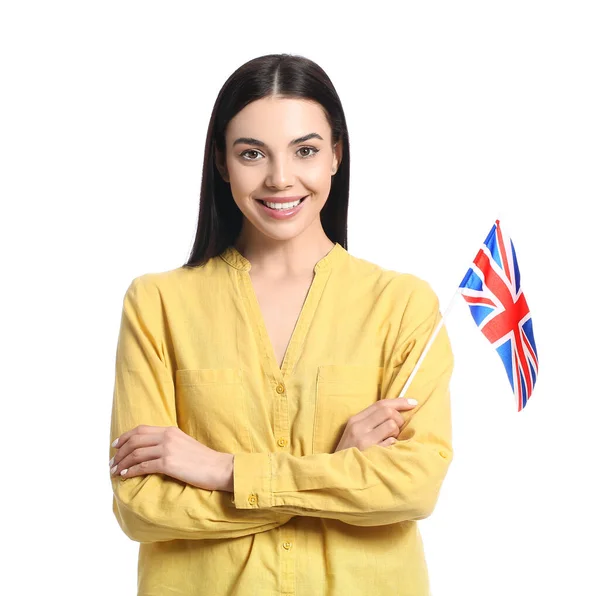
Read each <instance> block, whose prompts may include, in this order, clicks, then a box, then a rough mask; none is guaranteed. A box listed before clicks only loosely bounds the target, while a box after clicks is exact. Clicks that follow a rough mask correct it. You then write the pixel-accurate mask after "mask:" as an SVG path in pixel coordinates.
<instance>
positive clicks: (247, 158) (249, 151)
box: [240, 149, 260, 161]
mask: <svg viewBox="0 0 600 596" xmlns="http://www.w3.org/2000/svg"><path fill="white" fill-rule="evenodd" d="M247 153H255V154H257V155H260V153H259V152H258V151H257V150H256V149H246V151H242V152H241V153H240V157H243V158H244V159H245V160H247V161H258V160H257V159H253V158H251V157H246V154H247Z"/></svg>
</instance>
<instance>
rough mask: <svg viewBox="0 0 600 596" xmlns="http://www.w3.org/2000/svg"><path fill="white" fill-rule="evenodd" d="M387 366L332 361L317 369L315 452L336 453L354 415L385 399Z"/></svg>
mask: <svg viewBox="0 0 600 596" xmlns="http://www.w3.org/2000/svg"><path fill="white" fill-rule="evenodd" d="M382 376H383V367H381V366H360V365H345V364H330V365H326V366H319V367H318V369H317V391H316V402H315V420H314V432H313V453H333V452H334V450H335V448H336V447H337V444H338V443H339V441H340V439H341V438H342V434H343V432H344V429H345V428H346V424H347V423H348V420H349V418H350V417H351V416H354V414H358V412H360V411H362V410H364V409H365V408H367V407H368V406H370V405H371V404H374V403H375V402H376V401H377V400H379V399H380V398H381V383H382Z"/></svg>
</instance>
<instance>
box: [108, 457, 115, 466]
mask: <svg viewBox="0 0 600 596" xmlns="http://www.w3.org/2000/svg"><path fill="white" fill-rule="evenodd" d="M114 463H115V458H114V456H113V457H111V458H110V461H109V462H108V467H109V468H112V465H113V464H114Z"/></svg>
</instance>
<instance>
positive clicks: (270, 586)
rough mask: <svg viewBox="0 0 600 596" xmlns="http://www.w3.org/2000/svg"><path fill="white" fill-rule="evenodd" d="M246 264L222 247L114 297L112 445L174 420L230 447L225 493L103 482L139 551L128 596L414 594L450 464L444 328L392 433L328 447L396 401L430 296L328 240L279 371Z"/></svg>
mask: <svg viewBox="0 0 600 596" xmlns="http://www.w3.org/2000/svg"><path fill="white" fill-rule="evenodd" d="M249 270H250V262H249V261H248V260H247V259H246V258H245V257H244V256H243V255H242V254H241V253H240V252H239V251H237V250H236V249H235V248H234V247H233V246H229V247H228V248H226V249H225V250H224V251H223V252H222V253H221V255H219V256H217V257H214V258H212V259H210V261H209V262H208V263H207V264H206V265H205V266H204V267H201V268H195V269H188V268H184V267H179V268H177V269H173V270H170V271H166V272H160V273H146V274H144V275H141V276H139V277H136V278H135V279H133V281H132V282H131V285H130V286H129V288H128V289H127V291H126V293H125V296H124V300H123V311H122V319H121V326H120V331H119V337H118V344H117V350H116V376H115V387H114V397H113V406H112V418H111V429H110V442H111V443H112V441H113V440H114V439H115V438H116V437H118V436H120V435H121V434H123V433H124V432H126V431H128V430H130V429H132V428H134V427H136V426H137V425H139V424H149V425H155V426H173V425H177V426H178V427H179V428H180V429H181V430H182V431H183V432H185V433H187V434H189V435H190V436H192V437H194V438H195V439H196V440H198V441H200V442H201V443H203V444H205V445H207V446H209V447H211V448H212V449H215V450H217V451H222V452H226V453H232V454H234V455H235V457H234V492H233V493H230V492H223V491H216V490H215V491H210V490H205V489H201V488H198V487H194V486H191V485H188V484H185V483H183V482H181V481H179V480H176V479H173V478H171V477H169V476H166V475H163V474H148V475H146V476H137V477H131V478H125V479H124V478H121V477H119V476H118V475H117V476H111V483H112V489H113V495H114V496H113V506H112V507H113V512H114V514H115V516H116V518H117V520H118V523H119V525H120V527H121V528H122V530H123V532H125V534H126V535H127V536H128V537H129V538H131V539H132V540H135V541H137V542H140V543H141V544H140V546H139V565H138V595H144V596H159V595H160V596H166V595H167V594H173V595H175V594H177V595H178V596H184V595H188V594H189V595H192V594H193V595H210V596H220V595H237V596H250V595H252V596H263V595H264V596H267V595H268V596H273V595H275V594H278V595H286V596H291V595H296V596H320V595H331V596H338V595H339V596H353V595H356V596H365V595H366V594H373V595H375V594H377V595H378V594H382V595H383V594H385V595H386V596H387V595H390V596H391V595H394V596H427V595H428V594H429V580H428V574H427V566H426V562H425V556H424V551H423V545H422V542H421V535H420V532H419V530H418V527H417V520H419V519H423V518H425V517H427V516H429V515H430V514H431V513H432V511H433V509H434V506H435V504H436V502H437V499H438V494H439V491H440V487H441V484H442V481H443V480H444V477H445V476H446V473H447V470H448V467H449V465H450V462H451V461H452V457H453V451H452V444H451V415H450V395H449V381H450V376H451V374H452V368H453V355H452V351H451V347H450V342H449V339H448V335H447V333H446V329H445V327H442V329H441V331H440V333H439V335H438V337H437V339H436V340H435V342H434V343H433V345H432V348H431V350H430V352H429V353H428V355H427V356H426V357H425V359H424V361H423V363H422V365H421V368H420V369H419V372H418V373H417V374H416V376H415V378H414V380H413V381H412V383H411V386H410V389H409V391H408V393H407V397H413V398H415V399H417V400H418V401H419V405H418V406H416V407H414V408H413V409H412V410H408V411H404V412H402V414H403V416H404V418H405V421H406V423H405V425H404V426H403V427H402V429H401V434H400V436H399V437H398V438H399V439H400V440H398V442H397V443H395V444H394V445H392V446H389V447H381V446H379V445H373V446H371V447H369V448H367V449H365V450H364V451H360V450H359V449H358V448H356V447H352V448H349V449H344V450H342V451H338V452H336V453H333V451H334V449H335V448H336V446H337V443H338V441H339V439H340V437H341V434H342V432H343V430H344V427H345V425H346V423H347V422H348V419H349V418H350V417H351V416H352V415H354V414H356V413H357V412H359V411H361V410H364V409H365V408H366V407H367V406H369V405H370V404H372V403H374V402H376V401H377V400H379V399H387V398H394V397H397V396H398V395H399V393H400V391H401V390H402V387H403V386H404V383H405V381H406V380H407V378H408V376H409V375H410V373H411V371H412V369H413V367H414V365H415V363H416V361H417V359H418V357H419V355H420V354H421V352H422V350H423V348H424V346H425V343H426V342H427V340H428V338H429V336H430V334H431V332H432V330H433V329H434V327H435V325H436V323H437V322H438V321H439V318H440V313H439V303H438V300H437V297H436V295H435V293H434V292H433V290H432V289H431V287H430V286H429V284H427V283H426V282H425V281H423V280H421V279H420V278H418V277H416V276H414V275H411V274H402V273H398V272H396V271H392V270H387V269H384V268H382V267H380V266H378V265H376V264H373V263H371V262H369V261H366V260H364V259H360V258H357V257H354V256H352V255H350V254H349V253H348V252H347V251H346V250H345V249H344V248H343V247H342V246H341V245H340V244H337V243H336V244H335V246H334V247H333V248H332V249H331V251H330V252H329V253H328V254H327V255H325V257H323V258H322V259H321V260H320V261H318V263H317V264H316V266H315V268H314V273H315V275H314V278H313V281H312V285H311V287H310V290H309V292H308V295H307V297H306V300H305V302H304V305H303V307H302V311H301V313H300V316H299V318H298V320H297V322H296V326H295V329H294V332H293V335H292V338H291V341H290V343H289V345H288V348H287V351H286V354H285V358H284V361H283V364H282V367H281V369H280V368H279V365H278V363H277V361H276V358H275V354H274V351H273V348H272V345H271V343H270V340H269V337H268V334H267V330H266V326H265V323H264V319H263V317H262V313H261V310H260V307H259V303H258V300H257V298H256V294H255V292H254V289H253V286H252V283H251V278H250V275H249ZM109 445H110V443H109ZM109 450H110V455H109V458H110V457H112V455H114V453H115V450H114V449H113V448H112V447H109Z"/></svg>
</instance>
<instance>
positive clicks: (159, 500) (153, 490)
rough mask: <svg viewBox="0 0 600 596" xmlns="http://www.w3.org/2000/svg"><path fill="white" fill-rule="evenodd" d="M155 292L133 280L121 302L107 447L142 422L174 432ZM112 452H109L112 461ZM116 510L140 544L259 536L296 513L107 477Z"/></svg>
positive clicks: (179, 486) (169, 482)
mask: <svg viewBox="0 0 600 596" xmlns="http://www.w3.org/2000/svg"><path fill="white" fill-rule="evenodd" d="M166 337H168V329H167V327H166V323H165V317H164V309H163V308H162V303H161V298H160V293H159V290H158V287H157V286H156V285H155V284H154V283H152V281H151V280H149V279H147V278H146V277H145V276H141V277H137V278H135V279H134V280H133V281H132V282H131V284H130V286H129V288H128V289H127V292H126V294H125V297H124V300H123V311H122V317H121V325H120V331H119V338H118V343H117V350H116V366H115V385H114V394H113V404H112V416H111V429H110V443H112V441H113V440H114V439H115V438H116V437H118V436H120V435H121V434H123V433H124V432H126V431H128V430H130V429H132V428H135V427H136V426H138V425H140V424H148V425H153V426H177V414H176V409H175V389H174V381H173V370H172V365H171V364H170V359H169V358H168V349H167V345H166V341H165V338H166ZM114 453H115V449H114V448H112V447H110V455H109V458H110V457H112V455H114ZM111 483H112V489H113V512H114V515H115V516H116V518H117V521H118V523H119V525H120V527H121V529H122V530H123V531H124V532H125V534H126V535H127V536H128V537H129V538H131V539H132V540H135V541H138V542H160V541H166V540H174V539H205V538H213V539H217V538H235V537H239V536H246V535H249V534H254V533H257V532H264V531H266V530H269V529H271V528H275V527H277V526H280V525H281V524H283V523H285V522H287V521H288V520H289V519H290V518H291V517H292V516H293V515H294V514H285V513H284V512H281V511H275V510H270V511H241V510H240V511H236V510H235V509H232V508H231V506H230V505H229V500H230V496H231V495H230V494H229V493H227V492H223V491H209V490H204V489H201V488H198V487H194V486H191V485H188V484H185V483H183V482H181V481H179V480H176V479H174V478H171V477H169V476H167V475H164V474H147V475H145V476H135V477H132V478H126V479H123V478H121V477H115V476H112V475H111Z"/></svg>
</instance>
